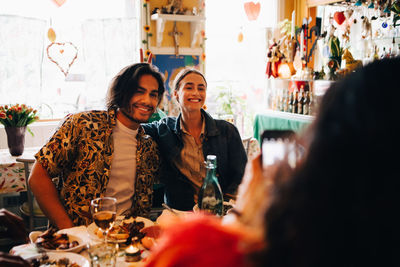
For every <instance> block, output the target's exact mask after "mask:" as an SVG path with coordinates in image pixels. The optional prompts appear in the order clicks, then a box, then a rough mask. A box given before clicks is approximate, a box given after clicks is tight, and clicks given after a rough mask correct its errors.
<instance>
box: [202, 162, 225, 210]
mask: <svg viewBox="0 0 400 267" xmlns="http://www.w3.org/2000/svg"><path fill="white" fill-rule="evenodd" d="M206 169H207V173H206V177H205V179H204V181H203V185H202V186H201V188H200V191H199V197H198V206H199V209H200V210H204V211H206V212H208V213H211V214H215V215H217V216H222V215H223V214H222V212H223V206H224V205H223V203H224V199H223V196H222V191H221V187H220V185H219V183H218V179H217V176H216V170H217V156H215V155H207V161H206Z"/></svg>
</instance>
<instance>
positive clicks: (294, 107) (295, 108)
mask: <svg viewBox="0 0 400 267" xmlns="http://www.w3.org/2000/svg"><path fill="white" fill-rule="evenodd" d="M298 98H299V91H297V90H296V91H295V92H293V108H292V113H297V108H298V107H297V105H298V104H299V99H298Z"/></svg>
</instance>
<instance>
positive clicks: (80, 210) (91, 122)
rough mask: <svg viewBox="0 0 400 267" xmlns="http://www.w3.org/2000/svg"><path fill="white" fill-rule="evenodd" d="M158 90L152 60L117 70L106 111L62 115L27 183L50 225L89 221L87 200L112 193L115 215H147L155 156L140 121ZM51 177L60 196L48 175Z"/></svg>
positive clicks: (149, 110) (157, 75)
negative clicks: (59, 181) (58, 186)
mask: <svg viewBox="0 0 400 267" xmlns="http://www.w3.org/2000/svg"><path fill="white" fill-rule="evenodd" d="M164 90H165V88H164V83H163V77H162V74H161V73H160V72H159V71H158V69H156V68H155V67H153V66H152V65H150V64H147V63H138V64H133V65H130V66H128V67H126V68H124V69H122V70H121V71H120V72H119V73H118V74H117V75H116V76H115V77H114V79H113V81H112V83H111V85H110V87H109V90H108V95H107V101H106V102H107V103H106V104H107V110H97V111H94V110H93V111H85V112H80V113H77V114H74V115H69V116H67V117H66V119H65V120H64V122H63V123H62V125H61V126H60V127H59V128H58V129H57V131H56V132H55V133H54V135H53V136H52V137H51V139H50V140H49V141H48V142H47V144H45V145H44V146H43V147H42V148H41V149H40V151H39V152H38V153H37V154H36V155H35V158H36V162H35V164H34V166H33V168H32V172H31V176H30V178H29V184H30V187H31V189H32V192H33V193H34V195H35V197H36V199H37V201H38V203H39V206H40V208H41V209H42V210H43V212H44V213H45V214H46V216H47V217H48V218H49V219H50V221H51V222H52V223H53V224H54V225H55V226H57V227H58V228H60V229H63V228H68V227H72V226H74V225H80V224H88V223H90V222H91V218H90V211H89V207H90V201H91V200H92V199H94V198H97V197H100V196H111V197H115V198H117V215H120V214H124V215H126V214H133V215H141V216H146V215H147V213H148V212H149V211H150V208H151V204H152V193H153V181H154V177H155V176H156V175H158V166H159V156H158V149H157V146H156V144H155V143H154V142H153V140H152V139H151V138H150V137H149V136H147V135H145V133H144V131H143V129H142V127H141V126H140V123H142V122H147V121H148V119H149V118H150V116H151V115H152V114H153V113H154V112H155V110H156V107H157V105H158V104H159V103H160V101H161V99H162V95H163V93H164ZM57 176H58V177H62V187H61V191H60V196H59V194H58V192H57V189H56V187H55V186H54V184H53V183H52V180H51V178H52V177H57Z"/></svg>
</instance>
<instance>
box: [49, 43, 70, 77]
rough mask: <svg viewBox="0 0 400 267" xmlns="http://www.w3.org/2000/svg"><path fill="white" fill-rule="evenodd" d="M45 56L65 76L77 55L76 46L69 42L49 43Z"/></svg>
mask: <svg viewBox="0 0 400 267" xmlns="http://www.w3.org/2000/svg"><path fill="white" fill-rule="evenodd" d="M47 57H48V58H49V59H50V61H51V62H53V63H54V64H56V65H57V67H58V68H59V69H60V70H61V72H62V73H64V75H65V77H67V75H68V72H69V69H70V68H71V66H72V64H74V62H75V60H76V58H77V57H78V48H76V46H75V45H74V44H73V43H71V42H66V43H51V44H49V45H48V46H47Z"/></svg>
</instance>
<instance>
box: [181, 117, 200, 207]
mask: <svg viewBox="0 0 400 267" xmlns="http://www.w3.org/2000/svg"><path fill="white" fill-rule="evenodd" d="M202 121H203V123H202V126H201V134H200V140H201V143H200V144H196V140H195V138H194V137H193V136H192V135H191V134H190V133H189V131H188V130H187V129H185V127H184V125H183V122H182V120H181V123H180V125H181V130H182V141H183V149H182V150H181V153H180V155H179V157H178V158H177V159H176V160H175V162H174V163H175V166H176V167H177V168H178V169H179V170H180V171H181V173H182V174H183V175H185V176H186V177H187V178H188V179H189V180H190V182H191V183H192V185H193V187H194V189H195V191H196V194H195V196H194V199H195V202H196V203H197V193H198V192H199V190H200V187H201V185H202V183H203V180H204V177H205V176H206V167H205V164H204V155H203V139H204V136H205V126H206V123H205V120H204V119H202Z"/></svg>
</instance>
